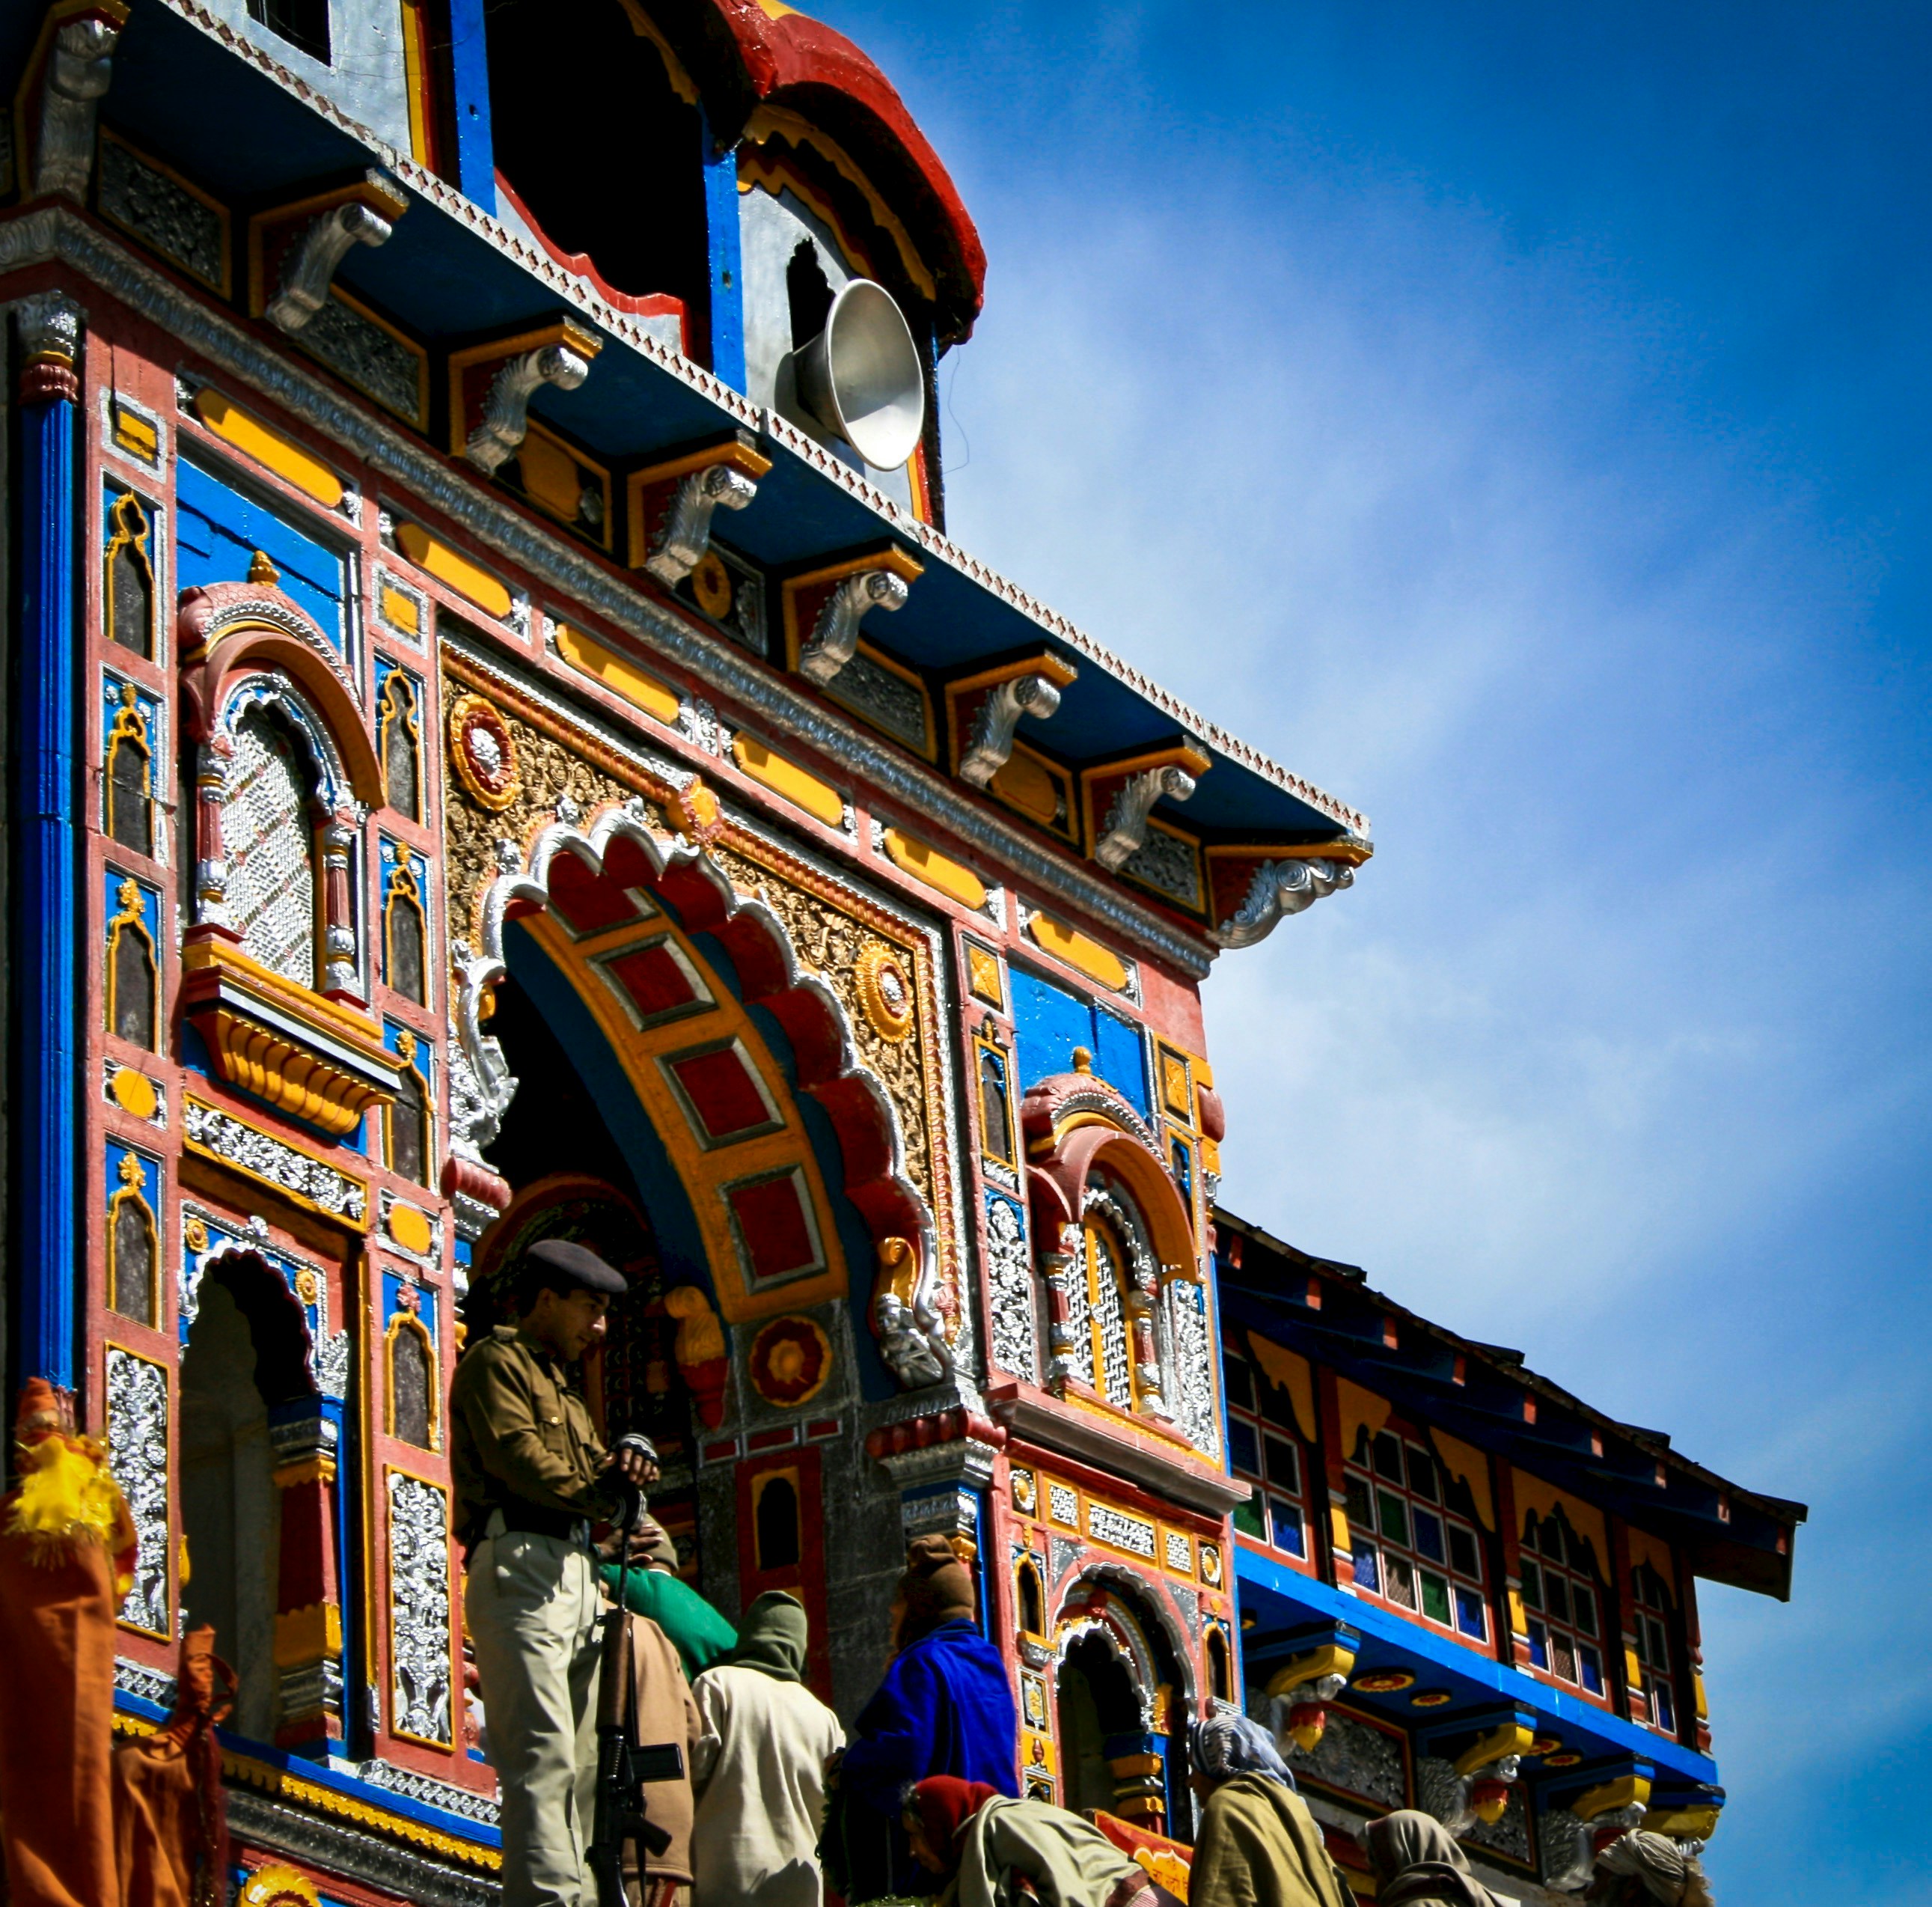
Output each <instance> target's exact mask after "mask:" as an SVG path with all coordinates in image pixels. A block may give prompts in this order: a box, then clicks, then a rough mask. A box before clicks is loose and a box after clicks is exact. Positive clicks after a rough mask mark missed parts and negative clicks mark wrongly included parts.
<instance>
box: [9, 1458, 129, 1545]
mask: <svg viewBox="0 0 1932 1907" xmlns="http://www.w3.org/2000/svg"><path fill="white" fill-rule="evenodd" d="M18 1469H19V1472H20V1490H19V1491H18V1493H17V1495H16V1497H15V1499H14V1503H13V1515H11V1516H10V1518H8V1519H7V1530H6V1533H7V1535H8V1536H25V1537H26V1539H27V1542H28V1554H29V1556H30V1557H31V1560H33V1561H34V1562H35V1563H39V1564H40V1565H41V1566H43V1567H46V1568H52V1566H54V1565H55V1564H56V1563H60V1562H62V1561H65V1560H66V1559H67V1558H68V1557H70V1556H71V1555H72V1554H74V1552H75V1551H76V1550H77V1548H79V1546H80V1545H82V1544H83V1543H92V1544H104V1543H106V1542H107V1541H108V1540H109V1539H110V1537H112V1536H114V1535H115V1533H116V1530H117V1526H118V1523H119V1521H120V1517H121V1509H120V1505H121V1492H120V1490H119V1488H118V1486H117V1485H115V1482H114V1479H113V1477H112V1476H110V1475H109V1474H108V1473H107V1469H106V1467H105V1465H104V1464H103V1463H102V1461H101V1447H100V1446H99V1445H98V1444H97V1443H95V1442H94V1440H92V1438H89V1437H62V1436H58V1435H55V1436H52V1437H43V1438H42V1439H41V1440H40V1442H39V1443H34V1444H28V1445H26V1446H23V1448H22V1449H21V1450H20V1458H19V1464H18Z"/></svg>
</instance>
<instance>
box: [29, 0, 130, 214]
mask: <svg viewBox="0 0 1932 1907" xmlns="http://www.w3.org/2000/svg"><path fill="white" fill-rule="evenodd" d="M62 11H68V10H65V9H63V10H62ZM126 24H127V8H125V7H124V6H121V5H116V4H113V3H112V0H110V4H107V5H98V6H94V7H90V8H87V9H86V11H84V12H81V13H78V14H76V15H75V17H72V18H70V19H68V20H64V21H63V22H62V23H61V24H60V25H59V26H56V27H55V29H54V32H53V44H52V47H50V48H49V50H48V53H47V59H46V65H45V66H44V68H43V69H42V72H41V77H40V123H39V125H38V128H37V133H36V137H35V139H34V151H33V189H34V196H35V197H44V196H46V194H50V193H58V194H60V195H61V196H62V197H65V198H69V199H77V200H80V201H81V202H82V203H86V198H87V183H88V180H89V178H90V176H92V173H93V170H94V131H95V117H96V115H97V113H98V111H99V109H100V104H101V98H102V95H104V94H105V93H106V92H107V88H108V83H109V82H110V80H113V77H114V59H113V56H114V47H115V42H116V41H118V40H119V38H120V37H121V28H122V27H123V26H125V25H126Z"/></svg>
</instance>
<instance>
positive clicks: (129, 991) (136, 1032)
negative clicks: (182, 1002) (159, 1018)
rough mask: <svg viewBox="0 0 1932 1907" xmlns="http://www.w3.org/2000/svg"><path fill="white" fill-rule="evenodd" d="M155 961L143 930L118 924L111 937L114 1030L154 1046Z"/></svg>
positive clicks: (138, 1042)
mask: <svg viewBox="0 0 1932 1907" xmlns="http://www.w3.org/2000/svg"><path fill="white" fill-rule="evenodd" d="M155 1017H156V1015H155V1011H154V957H153V955H152V954H150V953H149V952H148V940H147V936H146V935H145V934H139V933H136V932H135V931H134V929H133V927H131V926H123V927H121V929H120V930H119V932H118V933H117V934H116V935H115V939H114V1030H115V1032H116V1033H118V1035H120V1036H121V1038H122V1039H124V1040H131V1041H133V1043H134V1044H135V1045H136V1046H137V1047H146V1048H147V1050H148V1051H149V1052H150V1053H152V1052H153V1051H154V1020H155Z"/></svg>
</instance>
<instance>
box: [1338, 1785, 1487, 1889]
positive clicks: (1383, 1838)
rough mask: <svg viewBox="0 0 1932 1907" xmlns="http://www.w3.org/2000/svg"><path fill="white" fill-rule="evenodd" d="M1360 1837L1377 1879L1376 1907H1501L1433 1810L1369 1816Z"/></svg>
mask: <svg viewBox="0 0 1932 1907" xmlns="http://www.w3.org/2000/svg"><path fill="white" fill-rule="evenodd" d="M1363 1839H1364V1843H1365V1845H1367V1848H1368V1854H1369V1865H1370V1866H1371V1867H1373V1869H1375V1870H1376V1881H1377V1882H1378V1883H1379V1884H1378V1886H1377V1888H1376V1907H1502V1902H1500V1901H1499V1900H1498V1899H1497V1898H1496V1896H1495V1895H1494V1894H1493V1893H1490V1890H1489V1889H1488V1888H1487V1887H1484V1885H1483V1884H1482V1883H1481V1881H1478V1879H1477V1878H1476V1877H1475V1874H1474V1873H1472V1872H1471V1871H1470V1867H1469V1858H1468V1857H1467V1856H1466V1854H1464V1853H1463V1850H1462V1848H1460V1847H1459V1846H1458V1845H1457V1842H1456V1837H1455V1836H1454V1835H1453V1834H1451V1833H1450V1831H1449V1830H1448V1828H1446V1827H1444V1826H1443V1824H1442V1822H1441V1821H1438V1820H1437V1819H1436V1817H1435V1816H1434V1815H1431V1814H1423V1813H1421V1812H1418V1810H1417V1809H1414V1808H1398V1809H1397V1810H1396V1811H1395V1812H1394V1814H1385V1815H1383V1816H1382V1818H1381V1819H1380V1820H1379V1821H1370V1823H1369V1825H1368V1831H1367V1833H1366V1834H1365V1835H1364V1837H1363Z"/></svg>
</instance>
